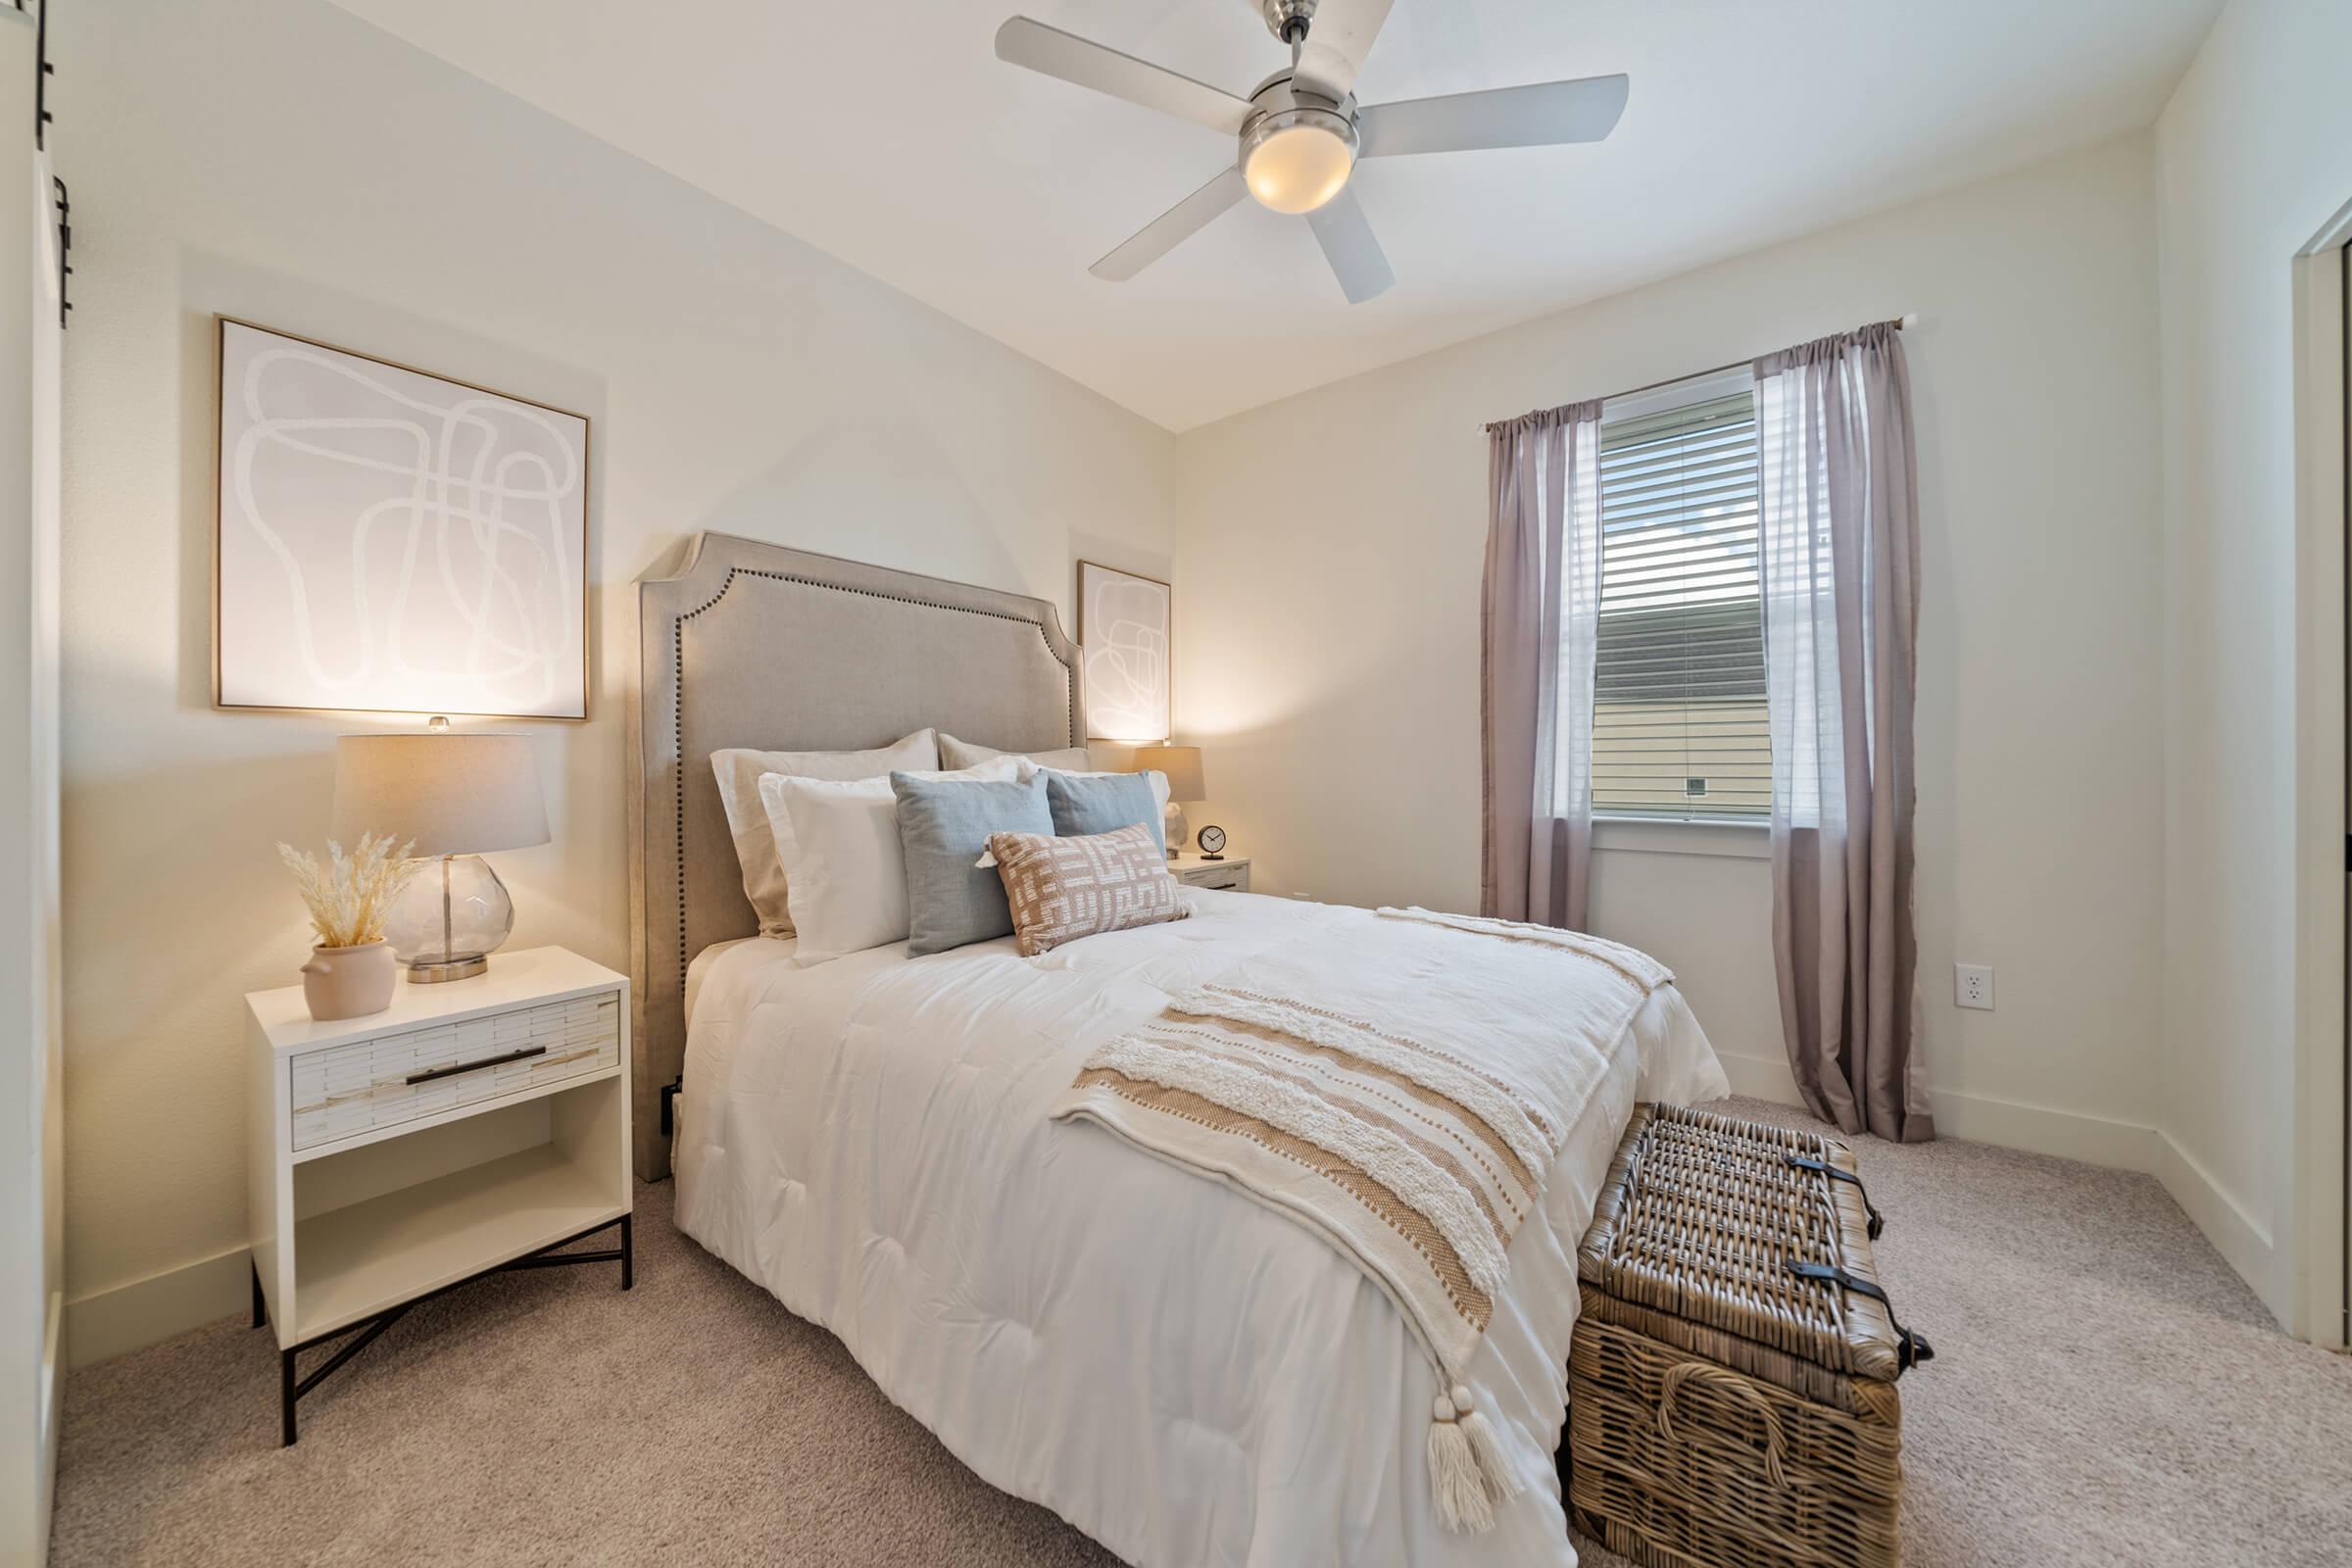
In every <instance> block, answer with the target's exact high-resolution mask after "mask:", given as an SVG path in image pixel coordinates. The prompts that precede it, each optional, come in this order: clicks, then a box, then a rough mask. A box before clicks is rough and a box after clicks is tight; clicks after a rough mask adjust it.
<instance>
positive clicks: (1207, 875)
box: [1176, 861, 1250, 893]
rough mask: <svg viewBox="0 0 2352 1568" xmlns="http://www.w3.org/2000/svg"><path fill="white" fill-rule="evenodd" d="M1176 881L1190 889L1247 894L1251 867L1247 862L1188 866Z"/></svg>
mask: <svg viewBox="0 0 2352 1568" xmlns="http://www.w3.org/2000/svg"><path fill="white" fill-rule="evenodd" d="M1176 879H1177V880H1178V881H1179V882H1182V883H1183V884H1184V885H1185V886H1186V887H1188V888H1213V889H1216V890H1219V891H1221V892H1226V893H1247V892H1249V891H1250V866H1249V863H1248V862H1247V861H1244V862H1242V863H1240V864H1236V865H1201V866H1188V867H1187V868H1185V869H1184V870H1181V871H1179V872H1177V873H1176Z"/></svg>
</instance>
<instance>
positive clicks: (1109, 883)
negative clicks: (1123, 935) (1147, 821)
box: [988, 822, 1193, 958]
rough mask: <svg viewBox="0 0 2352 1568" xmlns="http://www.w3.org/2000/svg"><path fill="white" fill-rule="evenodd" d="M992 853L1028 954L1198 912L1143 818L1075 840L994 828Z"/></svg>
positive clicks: (1014, 924) (1015, 932) (1023, 953)
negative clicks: (1182, 894) (1181, 892)
mask: <svg viewBox="0 0 2352 1568" xmlns="http://www.w3.org/2000/svg"><path fill="white" fill-rule="evenodd" d="M988 853H989V854H990V855H991V856H994V857H995V858H996V862H997V875H998V876H1000V877H1002V878H1003V879H1004V881H1005V903H1007V904H1009V905H1011V906H1012V933H1013V935H1014V936H1015V937H1017V938H1018V939H1019V940H1020V946H1021V956H1022V957H1024V958H1034V957H1036V956H1038V955H1039V954H1041V953H1051V952H1053V951H1054V949H1055V948H1058V947H1060V946H1061V945H1062V944H1063V943H1065V942H1075V941H1077V940H1078V939H1079V938H1080V937H1091V936H1099V935H1101V934H1102V933H1103V932H1105V931H1125V930H1128V929H1129V928H1131V927H1134V926H1139V925H1158V924H1159V923H1160V922H1162V921H1163V920H1182V919H1184V918H1185V917H1186V916H1188V915H1190V914H1191V913H1192V912H1193V911H1192V910H1191V908H1190V907H1187V906H1186V905H1185V904H1183V903H1182V902H1181V901H1180V900H1178V898H1177V897H1176V879H1175V878H1174V877H1172V876H1170V875H1168V862H1167V861H1166V860H1165V859H1164V858H1161V856H1160V853H1159V845H1158V843H1157V842H1155V841H1154V840H1153V839H1152V830H1151V829H1150V828H1148V827H1146V826H1144V825H1143V824H1142V823H1140V822H1139V823H1136V824H1134V825H1132V826H1129V827H1123V828H1119V829H1117V830H1115V831H1113V832H1109V833H1092V834H1088V835H1086V836H1085V837H1083V838H1070V839H1060V838H1051V837H1048V836H1047V835H1045V834H1042V833H991V834H990V835H989V836H988Z"/></svg>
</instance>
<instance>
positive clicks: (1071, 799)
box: [1046, 768, 1168, 855]
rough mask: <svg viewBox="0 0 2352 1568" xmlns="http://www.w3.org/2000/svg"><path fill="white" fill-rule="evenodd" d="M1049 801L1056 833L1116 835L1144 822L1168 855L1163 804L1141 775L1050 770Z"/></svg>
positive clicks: (1060, 834) (1062, 835)
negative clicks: (1096, 775) (1090, 774)
mask: <svg viewBox="0 0 2352 1568" xmlns="http://www.w3.org/2000/svg"><path fill="white" fill-rule="evenodd" d="M1046 798H1047V799H1048V800H1049V801H1050V802H1052V803H1053V807H1054V832H1055V833H1056V834H1058V835H1059V836H1060V837H1062V838H1065V839H1075V838H1086V837H1088V836H1090V835H1092V834H1096V833H1112V832H1116V831H1117V830H1118V829H1120V828H1123V827H1134V826H1135V825H1136V824H1138V823H1141V824H1143V825H1144V826H1145V827H1148V828H1150V829H1151V830H1152V843H1154V844H1156V845H1158V846H1159V853H1160V854H1162V855H1165V854H1167V853H1168V840H1167V833H1166V830H1165V829H1164V828H1163V827H1162V826H1161V825H1160V819H1159V801H1158V799H1157V797H1155V796H1153V795H1152V781H1151V780H1150V779H1148V778H1146V777H1145V776H1144V775H1143V774H1141V773H1114V774H1111V775H1109V776H1108V777H1103V778H1090V777H1087V776H1085V775H1083V774H1078V773H1059V772H1055V771H1054V770H1053V769H1051V768H1049V769H1047V771H1046Z"/></svg>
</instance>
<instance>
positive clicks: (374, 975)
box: [302, 942, 400, 1023]
mask: <svg viewBox="0 0 2352 1568" xmlns="http://www.w3.org/2000/svg"><path fill="white" fill-rule="evenodd" d="M399 976H400V971H399V969H398V967H397V966H396V965H395V964H394V963H393V960H392V945H391V944H390V943H389V942H368V943H363V944H362V945H360V946H359V947H356V948H313V949H312V950H311V961H310V962H308V963H306V964H304V965H303V966H302V1000H303V1001H305V1002H307V1003H309V1004H310V1007H311V1016H312V1017H314V1018H316V1019H318V1020H319V1021H320V1022H321V1023H323V1022H325V1021H327V1020H328V1019H331V1018H364V1017H366V1016H367V1015H368V1013H371V1012H381V1011H383V1010H384V1009H385V1008H386V1007H389V1006H390V1005H392V983H393V982H394V981H395V980H397V979H398V978H399Z"/></svg>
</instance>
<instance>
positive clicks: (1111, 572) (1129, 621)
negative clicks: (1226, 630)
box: [1078, 561, 1173, 743]
mask: <svg viewBox="0 0 2352 1568" xmlns="http://www.w3.org/2000/svg"><path fill="white" fill-rule="evenodd" d="M1172 597H1173V596H1172V595H1171V593H1170V590H1169V588H1168V585H1167V584H1166V583H1164V582H1160V581H1158V580H1157V579H1155V578H1152V577H1139V576H1137V575H1135V574H1134V573H1133V572H1128V571H1120V570H1118V569H1116V568H1115V567H1111V566H1103V565H1097V564H1095V563H1094V562H1091V561H1081V562H1080V563H1078V648H1079V662H1080V665H1081V667H1082V668H1083V669H1084V670H1085V672H1086V733H1087V738H1088V739H1089V740H1103V741H1126V742H1129V743H1136V742H1144V741H1163V740H1166V739H1167V738H1168V729H1169V722H1170V715H1169V710H1170V706H1171V704H1170V680H1169V670H1170V667H1171V665H1170V661H1169V657H1168V636H1169V627H1170V624H1171V621H1172V614H1171V602H1172Z"/></svg>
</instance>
